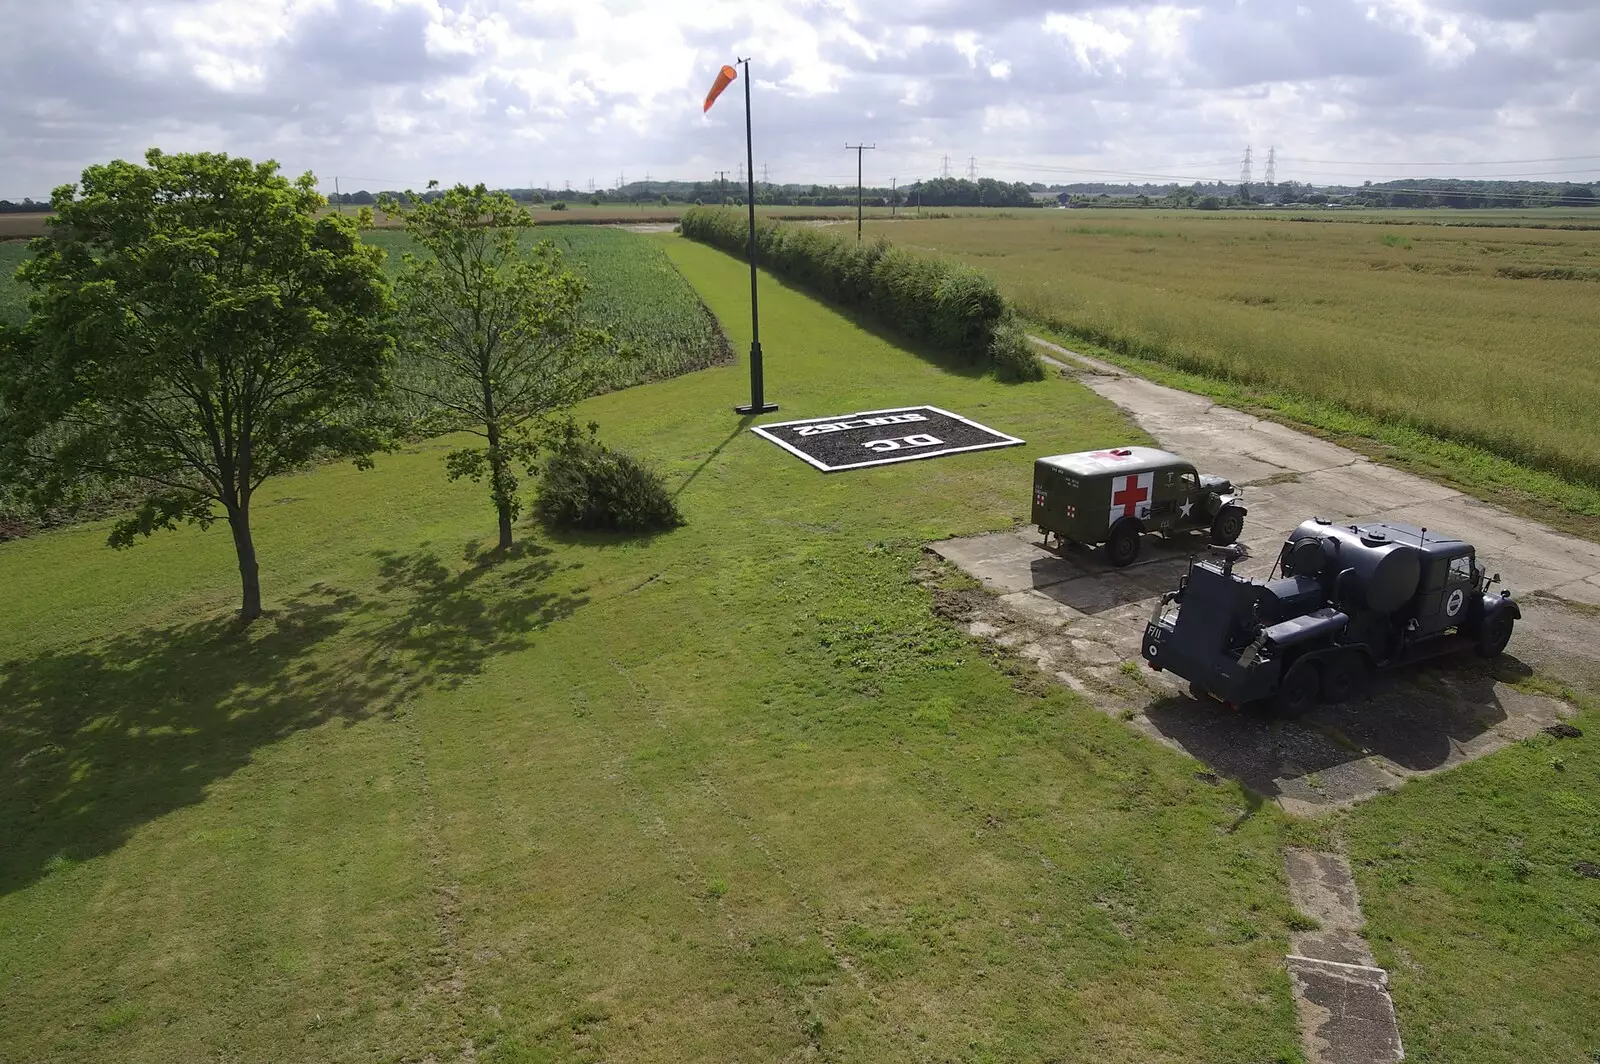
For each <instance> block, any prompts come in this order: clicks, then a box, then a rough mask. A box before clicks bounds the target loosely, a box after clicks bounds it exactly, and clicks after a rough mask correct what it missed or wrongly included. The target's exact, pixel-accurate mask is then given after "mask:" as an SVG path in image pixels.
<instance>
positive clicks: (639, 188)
mask: <svg viewBox="0 0 1600 1064" xmlns="http://www.w3.org/2000/svg"><path fill="white" fill-rule="evenodd" d="M382 191H386V190H380V191H379V192H373V191H369V190H367V189H361V190H359V191H356V192H345V193H335V194H332V195H330V196H329V197H328V201H329V202H330V203H334V204H338V205H341V206H355V207H371V206H376V205H377V202H378V196H379V195H380V194H381V192H382ZM505 191H507V192H509V193H510V194H511V195H512V197H513V198H515V199H518V200H521V201H522V202H524V203H533V204H541V203H552V204H553V203H590V204H594V205H597V206H599V205H608V206H617V205H623V204H626V205H630V206H632V205H638V206H644V205H646V204H658V205H661V206H668V205H672V204H703V205H706V206H714V205H716V204H719V203H726V204H736V205H742V204H743V203H744V202H745V195H746V186H745V184H744V183H743V182H741V181H732V180H730V181H726V182H720V181H633V182H629V183H627V184H625V185H622V186H621V187H620V188H611V189H595V190H593V191H588V190H579V189H571V188H562V189H554V188H511V189H506V190H505ZM394 194H395V195H397V196H399V197H400V199H401V200H402V202H404V201H405V199H406V196H405V193H404V192H401V191H398V190H396V191H394ZM432 195H434V194H432V193H427V192H424V193H422V194H421V195H420V197H419V198H421V199H424V200H427V199H431V198H432ZM861 199H862V202H863V203H864V204H865V205H866V206H869V207H890V206H897V207H917V206H922V207H1053V206H1056V205H1058V204H1064V205H1067V206H1117V207H1196V208H1199V209H1201V210H1212V209H1219V208H1222V207H1243V206H1254V205H1258V204H1260V205H1269V206H1270V205H1283V206H1292V205H1295V204H1310V205H1313V206H1317V205H1333V206H1341V207H1398V208H1406V207H1423V208H1441V207H1445V208H1463V209H1464V208H1473V207H1477V208H1484V207H1488V208H1498V209H1502V210H1521V209H1525V208H1537V207H1594V206H1600V182H1591V183H1588V184H1574V183H1571V182H1551V181H1469V180H1463V179H1457V178H1418V179H1417V180H1414V181H1413V180H1398V181H1385V182H1382V183H1380V184H1373V183H1371V182H1367V183H1365V184H1361V185H1309V184H1305V183H1303V182H1299V181H1280V182H1278V183H1276V184H1271V185H1269V184H1265V183H1261V184H1250V185H1229V184H1225V183H1222V182H1213V183H1209V184H1207V183H1204V182H1198V181H1197V182H1194V183H1193V184H1188V185H1182V184H1178V183H1176V182H1174V183H1170V184H1165V185H1151V184H1144V185H1134V184H1123V185H1115V184H1108V183H1104V182H1081V183H1075V184H1068V185H1060V184H1057V185H1045V184H1042V183H1039V182H1034V183H1032V184H1023V183H1022V182H1020V181H1019V182H1010V183H1008V182H1004V181H996V180H994V179H992V178H987V177H983V178H979V179H978V180H976V181H968V180H967V179H965V178H958V177H940V178H935V179H933V180H931V181H913V182H911V183H909V184H904V185H898V186H893V187H889V188H865V189H863V190H862V193H861ZM756 202H757V203H759V204H765V205H768V206H774V207H854V206H855V205H856V190H855V187H854V186H841V185H794V184H790V185H779V184H769V183H766V182H761V181H758V182H756ZM49 209H50V204H49V203H48V202H47V201H44V200H34V199H23V200H22V201H21V202H20V203H14V202H12V201H10V200H0V214H26V213H40V212H44V211H48V210H49Z"/></svg>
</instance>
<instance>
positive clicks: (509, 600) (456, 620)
mask: <svg viewBox="0 0 1600 1064" xmlns="http://www.w3.org/2000/svg"><path fill="white" fill-rule="evenodd" d="M373 556H374V557H376V558H377V559H378V577H379V584H378V590H379V591H380V592H382V593H383V594H384V595H385V596H388V597H395V596H399V597H401V598H402V600H403V601H404V602H405V603H406V606H405V608H404V610H403V611H402V612H400V613H398V614H397V615H393V616H390V617H387V619H386V620H385V622H384V623H383V624H382V625H381V626H380V627H379V629H378V631H377V633H376V634H375V636H374V644H375V647H376V648H377V649H378V650H379V651H380V656H381V657H383V658H385V659H389V658H391V657H392V656H394V655H399V656H400V658H401V661H402V662H403V664H402V667H403V668H405V669H407V670H408V671H412V672H413V675H415V676H416V677H418V678H419V679H420V680H421V681H422V682H424V683H426V684H428V685H441V686H446V687H453V686H455V685H457V684H459V683H460V682H461V681H462V680H463V679H464V678H466V677H468V676H473V675H476V674H477V673H480V672H482V671H483V667H484V665H485V664H486V663H487V662H488V660H489V659H490V658H493V657H498V656H500V655H502V654H508V653H511V652H513V651H517V650H521V649H523V648H524V647H526V646H528V645H529V644H530V643H531V641H532V637H533V634H534V633H535V632H537V631H539V630H540V629H543V628H546V627H548V626H549V625H551V624H553V623H555V622H556V621H559V620H564V619H565V618H567V617H570V616H571V615H572V614H573V613H574V612H575V611H576V610H577V609H578V608H579V607H581V606H583V605H585V604H586V603H587V602H588V601H589V599H588V596H587V595H585V594H584V589H583V588H581V587H579V588H573V589H566V590H559V589H555V588H552V587H549V586H547V584H549V582H550V581H551V580H552V578H554V577H556V576H557V575H559V574H561V573H563V572H567V571H571V570H574V569H578V568H581V563H576V562H568V563H566V564H562V563H560V562H557V561H556V560H555V558H554V557H553V552H552V551H551V550H550V549H549V548H548V547H543V546H540V545H539V544H538V543H535V542H533V541H531V540H526V539H525V540H522V541H520V542H518V543H515V544H513V545H512V547H511V549H510V550H509V551H506V552H504V553H501V552H498V551H493V550H485V549H484V548H483V546H482V544H480V543H476V542H475V543H470V544H468V545H467V548H466V550H465V552H464V558H465V560H466V562H467V567H466V568H465V569H463V570H461V571H460V572H454V571H452V570H451V569H450V567H448V566H446V565H445V564H444V562H443V561H442V560H441V559H440V558H439V556H438V554H436V553H435V552H433V551H417V552H414V553H411V554H397V553H395V552H393V551H383V550H380V551H374V552H373Z"/></svg>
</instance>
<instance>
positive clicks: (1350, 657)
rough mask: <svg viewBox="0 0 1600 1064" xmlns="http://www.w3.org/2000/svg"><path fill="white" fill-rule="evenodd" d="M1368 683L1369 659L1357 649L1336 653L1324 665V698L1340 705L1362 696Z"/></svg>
mask: <svg viewBox="0 0 1600 1064" xmlns="http://www.w3.org/2000/svg"><path fill="white" fill-rule="evenodd" d="M1366 685H1367V659H1366V658H1364V657H1362V656H1361V655H1360V654H1359V653H1357V652H1355V651H1346V652H1345V653H1343V654H1336V655H1334V656H1333V657H1332V658H1329V659H1328V660H1327V661H1325V662H1323V665H1322V700H1323V701H1324V702H1326V703H1328V704H1329V705H1334V706H1336V705H1338V704H1339V703H1340V702H1348V701H1350V700H1351V699H1353V698H1357V697H1359V696H1360V694H1361V692H1362V690H1363V689H1364V688H1365V687H1366Z"/></svg>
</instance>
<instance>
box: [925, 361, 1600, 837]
mask: <svg viewBox="0 0 1600 1064" xmlns="http://www.w3.org/2000/svg"><path fill="white" fill-rule="evenodd" d="M1035 342H1036V343H1040V344H1041V346H1043V347H1045V348H1047V349H1049V351H1050V353H1051V355H1053V356H1054V357H1053V358H1052V359H1051V361H1053V362H1054V363H1055V364H1056V365H1057V366H1060V367H1062V368H1063V369H1064V370H1068V371H1071V372H1075V373H1078V374H1079V375H1080V378H1081V379H1082V381H1083V383H1085V384H1086V385H1087V386H1088V387H1090V388H1092V389H1094V390H1095V391H1096V392H1098V393H1099V394H1101V395H1103V396H1105V397H1106V398H1108V399H1110V400H1111V401H1112V402H1114V403H1116V404H1117V405H1118V406H1119V407H1121V408H1122V409H1123V410H1125V411H1127V413H1128V414H1129V415H1130V416H1131V417H1132V418H1133V419H1134V420H1135V421H1136V422H1137V423H1138V424H1139V425H1140V427H1142V428H1143V429H1145V431H1147V432H1149V433H1150V435H1151V436H1153V437H1155V439H1156V440H1157V441H1158V442H1159V443H1160V445H1161V446H1162V447H1164V448H1166V449H1168V450H1171V451H1175V452H1177V453H1178V454H1182V455H1184V456H1185V457H1187V458H1190V459H1192V460H1193V461H1194V463H1195V465H1196V466H1197V467H1198V468H1199V469H1200V470H1201V471H1202V472H1210V473H1220V474H1223V475H1224V476H1227V477H1229V478H1231V479H1232V480H1233V481H1234V483H1236V484H1240V485H1243V486H1244V491H1245V502H1246V504H1247V505H1248V506H1249V509H1250V516H1249V519H1248V520H1247V521H1246V523H1245V532H1244V535H1243V537H1241V540H1240V542H1242V543H1243V544H1244V545H1245V547H1246V548H1247V549H1248V550H1249V552H1250V554H1251V557H1250V558H1248V559H1246V560H1245V561H1244V562H1242V563H1241V564H1240V566H1239V570H1240V571H1241V572H1243V573H1245V574H1246V575H1250V576H1263V575H1265V573H1266V571H1267V570H1268V569H1269V568H1270V566H1271V563H1272V560H1273V558H1275V557H1276V554H1277V550H1278V547H1279V545H1280V544H1281V543H1282V542H1283V538H1284V536H1286V535H1287V534H1288V533H1289V531H1290V530H1292V529H1293V528H1294V527H1295V526H1296V525H1298V524H1299V523H1300V522H1301V521H1302V520H1304V519H1306V518H1308V517H1312V516H1323V517H1328V518H1332V519H1334V520H1340V521H1347V520H1356V519H1389V520H1398V521H1404V522H1408V523H1411V524H1416V525H1421V526H1425V527H1437V528H1442V529H1447V530H1449V531H1451V532H1453V533H1455V534H1457V535H1460V536H1462V537H1464V538H1466V539H1467V540H1469V541H1470V542H1472V543H1473V544H1474V545H1475V546H1476V547H1477V548H1478V557H1479V559H1480V562H1481V564H1483V565H1485V566H1486V567H1487V568H1488V570H1489V571H1490V572H1491V573H1493V572H1498V573H1500V574H1501V576H1502V577H1503V578H1504V580H1503V583H1504V586H1507V587H1510V588H1511V589H1512V590H1513V592H1514V593H1515V594H1516V595H1517V597H1518V602H1519V604H1520V605H1521V606H1522V609H1523V614H1524V617H1523V621H1522V622H1521V623H1520V624H1519V625H1518V628H1517V632H1516V634H1515V635H1514V636H1513V638H1512V642H1511V646H1510V648H1509V650H1508V652H1507V653H1506V654H1505V655H1503V656H1502V657H1501V658H1500V659H1499V660H1498V661H1496V662H1494V663H1493V664H1486V663H1484V662H1482V661H1479V660H1478V659H1475V658H1467V659H1445V660H1442V661H1439V662H1437V663H1434V664H1430V665H1426V666H1421V667H1418V668H1415V669H1411V670H1403V671H1401V672H1399V673H1397V674H1389V675H1387V676H1385V677H1382V678H1380V679H1379V681H1378V682H1377V683H1376V684H1375V685H1374V686H1373V688H1372V690H1371V691H1369V692H1368V694H1367V696H1366V697H1365V698H1364V699H1362V700H1358V701H1355V702H1352V703H1349V704H1346V705H1341V706H1325V707H1319V708H1318V709H1317V710H1315V711H1313V712H1312V713H1310V714H1308V715H1307V716H1306V717H1304V718H1302V719H1300V720H1297V721H1286V720H1279V719H1275V718H1272V717H1269V716H1265V715H1262V714H1256V713H1252V712H1248V711H1243V712H1236V711H1233V710H1229V709H1227V708H1226V707H1224V706H1222V705H1220V704H1218V703H1216V702H1212V701H1209V700H1207V701H1205V702H1197V701H1195V700H1194V699H1192V698H1190V697H1189V696H1188V694H1187V691H1186V689H1185V687H1184V686H1183V685H1181V684H1180V682H1179V681H1177V680H1175V679H1174V678H1173V677H1172V676H1171V675H1170V674H1167V673H1154V672H1150V671H1148V670H1146V669H1142V668H1141V669H1130V668H1128V667H1127V665H1128V663H1134V664H1142V662H1141V660H1140V657H1139V640H1140V636H1141V635H1142V634H1143V630H1144V625H1145V622H1146V620H1147V619H1148V617H1149V616H1150V612H1151V609H1152V608H1153V606H1154V604H1155V601H1156V599H1157V598H1158V597H1159V596H1160V595H1161V593H1162V592H1165V591H1168V590H1170V589H1172V588H1173V587H1176V586H1177V581H1178V577H1179V576H1181V575H1182V573H1183V572H1184V570H1185V568H1186V567H1187V564H1188V560H1189V558H1190V556H1191V555H1193V554H1196V553H1199V552H1200V551H1201V550H1203V548H1204V540H1203V538H1201V537H1199V536H1194V537H1180V538H1178V539H1175V540H1173V541H1165V540H1162V539H1160V538H1158V537H1155V536H1147V537H1145V541H1144V547H1143V550H1142V552H1141V557H1140V560H1139V561H1138V562H1136V563H1135V564H1134V565H1132V566H1129V567H1128V568H1126V569H1122V570H1117V569H1112V568H1111V567H1110V566H1109V565H1107V564H1106V563H1105V562H1104V560H1103V559H1102V557H1101V556H1100V554H1099V553H1098V552H1094V551H1088V550H1082V549H1073V548H1070V547H1069V548H1068V549H1067V550H1066V551H1064V552H1061V553H1056V552H1054V551H1048V550H1045V549H1044V547H1043V545H1042V543H1041V541H1040V536H1039V534H1038V533H1037V531H1035V530H1034V529H1031V528H1022V529H1017V530H1014V531H1012V532H1003V533H997V534H995V535H991V536H980V537H972V538H967V539H955V540H948V541H945V542H942V543H936V544H933V545H932V547H931V549H932V550H933V551H934V552H935V553H936V554H938V555H939V556H940V557H942V558H944V559H945V560H946V561H949V562H951V563H953V564H955V565H957V566H959V567H961V568H962V569H964V570H965V571H966V572H968V573H969V574H971V575H972V576H974V577H976V578H977V579H978V580H979V581H981V582H982V584H983V586H984V587H985V588H987V589H989V590H990V591H992V592H994V595H993V596H991V597H982V596H980V597H978V598H968V599H963V600H962V601H961V602H960V603H958V604H955V605H953V606H951V608H950V615H951V616H953V617H955V618H956V619H958V620H960V621H961V622H963V623H965V624H966V625H967V626H968V630H969V631H970V632H973V633H974V634H978V635H982V636H985V637H988V638H993V639H995V640H996V641H998V642H1000V643H1002V644H1004V645H1007V646H1010V647H1013V648H1014V649H1016V650H1017V651H1018V652H1019V653H1020V654H1022V655H1023V656H1024V657H1027V658H1029V659H1031V660H1033V661H1035V662H1036V663H1037V664H1038V665H1039V667H1040V668H1041V669H1042V670H1043V671H1045V672H1046V673H1048V674H1050V675H1053V676H1054V677H1055V678H1056V679H1058V680H1060V681H1061V682H1063V683H1066V684H1068V685H1069V686H1072V687H1073V688H1075V689H1077V690H1079V691H1080V692H1083V693H1085V694H1086V695H1087V696H1088V697H1089V698H1090V699H1091V701H1092V702H1093V703H1094V704H1095V705H1097V706H1099V707H1100V708H1102V709H1104V710H1105V711H1106V712H1108V713H1111V714H1113V715H1116V716H1118V717H1120V718H1122V719H1124V720H1127V721H1128V723H1129V724H1130V725H1131V726H1133V727H1135V728H1137V729H1138V730H1140V731H1141V732H1143V733H1145V734H1147V735H1149V736H1150V737H1151V738H1153V739H1155V740H1157V741H1159V742H1162V743H1165V744H1167V745H1169V746H1172V747H1174V748H1177V749H1180V750H1183V751H1185V752H1187V753H1189V754H1191V755H1193V756H1194V757H1196V758H1198V759H1199V760H1201V761H1203V762H1205V763H1206V764H1207V765H1209V766H1211V767H1212V768H1214V769H1216V770H1217V771H1219V772H1223V773H1226V774H1228V775H1231V776H1233V777H1235V778H1236V779H1239V780H1240V781H1242V782H1244V783H1245V784H1246V785H1247V786H1249V787H1251V788H1252V789H1253V790H1256V791H1257V792H1258V793H1261V794H1263V795H1265V796H1267V797H1269V798H1271V799H1273V800H1274V801H1276V802H1277V803H1278V804H1279V805H1281V806H1282V807H1283V808H1285V809H1287V810H1289V811H1290V812H1295V813H1300V814H1314V813H1317V812H1319V811H1322V810H1327V809H1331V808H1337V807H1339V806H1343V805H1347V804H1350V803H1352V802H1356V801H1360V800H1361V799H1363V798H1367V797H1370V796H1371V795H1373V794H1376V793H1378V792H1380V791H1384V790H1388V789H1391V788H1393V787H1396V786H1398V785H1399V784H1401V783H1402V782H1404V780H1406V779H1407V778H1409V777H1411V776H1415V775H1419V774H1424V773H1430V772H1436V771H1440V770H1443V769H1447V768H1450V767H1452V766H1454V765H1457V764H1461V763H1462V762H1464V761H1468V760H1471V759H1473V758H1476V757H1481V756H1483V755H1484V754H1486V753H1489V752H1490V751H1492V750H1496V749H1499V748H1500V747H1503V746H1505V745H1506V744H1508V743H1511V742H1514V741H1516V740H1518V739H1522V738H1527V737H1529V736H1532V735H1534V734H1536V733H1537V732H1538V731H1540V730H1541V729H1542V728H1545V727H1547V726H1549V725H1551V724H1554V723H1556V722H1557V721H1559V720H1560V719H1562V718H1563V717H1564V716H1567V715H1570V712H1571V709H1570V707H1569V706H1567V705H1566V704H1565V703H1563V702H1560V701H1557V700H1555V699H1552V698H1548V697H1544V696H1542V695H1537V694H1530V693H1528V692H1527V691H1526V690H1523V689H1519V688H1518V687H1517V686H1516V683H1517V681H1518V680H1521V679H1525V678H1526V677H1528V676H1529V675H1530V674H1531V673H1532V672H1533V671H1534V670H1535V669H1538V670H1540V671H1541V672H1543V673H1546V674H1548V675H1551V676H1555V677H1560V678H1561V679H1563V680H1564V681H1566V682H1568V683H1572V684H1573V685H1574V686H1576V687H1579V688H1580V689H1587V690H1600V610H1597V609H1595V608H1594V606H1593V605H1586V604H1600V544H1594V543H1590V542H1588V541H1586V540H1579V539H1576V538H1574V537H1571V536H1567V535H1564V534H1562V533H1559V532H1556V531H1554V530H1552V529H1549V528H1547V527H1545V526H1543V525H1540V524H1539V523H1537V522H1535V521H1530V520H1528V519H1526V518H1521V517H1517V516H1515V515H1513V514H1509V513H1507V512H1505V511H1504V510H1501V509H1499V508H1498V507H1495V506H1491V505H1489V504H1487V503H1483V502H1480V501H1478V500H1476V499H1472V498H1469V497H1467V496H1464V495H1462V494H1461V493H1460V492H1458V491H1456V490H1454V489H1452V488H1449V487H1445V486H1442V485H1439V484H1435V483H1433V482H1431V481H1428V480H1424V479H1422V478H1420V477H1416V476H1413V475H1411V474H1409V473H1404V472H1401V471H1399V470H1396V469H1393V468H1391V467H1388V466H1384V465H1379V464H1377V463H1375V462H1373V461H1371V460H1369V459H1368V458H1366V457H1365V456H1363V455H1360V454H1357V453H1356V452H1354V451H1351V450H1348V449H1347V448H1344V447H1340V446H1338V445H1337V444H1333V443H1329V442H1328V441H1326V440H1321V439H1317V438H1315V437H1313V436H1308V435H1306V434H1304V433H1300V432H1296V431H1294V430H1293V429H1290V428H1287V427H1285V426H1283V425H1279V424H1277V423H1275V422H1270V421H1264V420H1262V419H1260V418H1257V417H1253V416H1251V415H1249V414H1244V413H1241V412H1239V411H1236V410H1230V409H1228V408H1226V407H1222V406H1218V405H1217V404H1216V403H1214V402H1212V401H1211V400H1210V399H1206V398H1202V397H1200V396H1196V395H1191V394H1189V393H1186V392H1181V391H1177V390H1175V389H1172V388H1167V387H1164V386H1162V385H1159V384H1154V383H1152V382H1150V381H1146V380H1143V379H1140V378H1138V377H1131V376H1128V375H1126V374H1124V373H1122V372H1121V371H1120V370H1118V369H1117V368H1116V367H1114V366H1110V365H1108V364H1106V363H1104V362H1100V361H1097V360H1094V359H1090V358H1086V357H1084V356H1081V355H1076V354H1074V353H1073V352H1070V351H1067V350H1066V349H1064V348H1060V347H1057V346H1056V345H1053V344H1043V342H1042V341H1037V340H1036V341H1035ZM1064 360H1070V361H1071V363H1072V365H1070V366H1069V365H1067V364H1066V361H1064ZM1108 442H1110V441H1108ZM1020 490H1022V489H1019V491H1020Z"/></svg>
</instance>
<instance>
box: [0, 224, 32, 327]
mask: <svg viewBox="0 0 1600 1064" xmlns="http://www.w3.org/2000/svg"><path fill="white" fill-rule="evenodd" d="M27 254H28V245H27V244H26V243H24V242H23V241H20V240H13V241H6V242H3V243H0V321H20V320H22V319H23V318H25V317H27V315H28V305H27V296H28V290H27V289H26V288H24V287H23V286H22V285H20V284H17V283H16V281H15V280H13V278H12V274H14V273H16V272H17V267H18V266H21V265H22V260H23V259H24V258H26V257H27Z"/></svg>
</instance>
